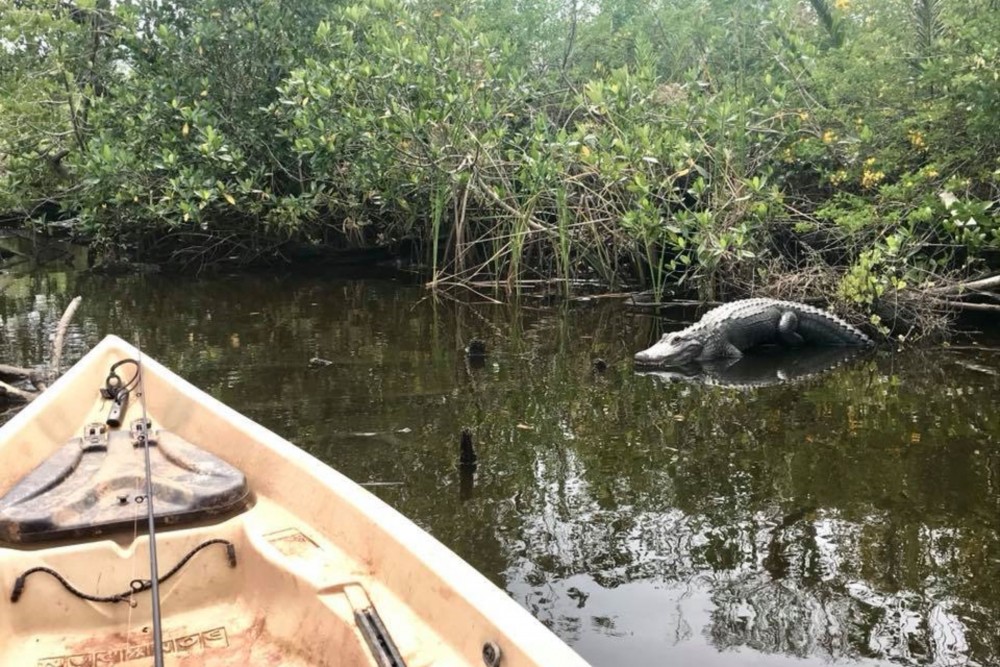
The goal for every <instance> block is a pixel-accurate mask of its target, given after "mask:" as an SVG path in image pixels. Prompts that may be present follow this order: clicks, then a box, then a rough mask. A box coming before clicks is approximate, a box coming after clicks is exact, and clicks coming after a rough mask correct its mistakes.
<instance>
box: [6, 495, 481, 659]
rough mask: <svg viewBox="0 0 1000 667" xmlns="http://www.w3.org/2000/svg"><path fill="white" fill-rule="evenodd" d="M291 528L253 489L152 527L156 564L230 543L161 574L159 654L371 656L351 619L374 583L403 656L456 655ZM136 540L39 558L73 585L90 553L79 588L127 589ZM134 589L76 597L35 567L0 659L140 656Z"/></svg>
mask: <svg viewBox="0 0 1000 667" xmlns="http://www.w3.org/2000/svg"><path fill="white" fill-rule="evenodd" d="M303 528H305V527H304V526H301V525H298V522H297V521H296V519H295V518H294V517H292V516H290V515H289V514H288V513H287V512H285V511H283V510H282V509H281V508H280V507H277V506H275V505H273V504H272V503H270V502H268V501H267V500H262V501H260V502H258V503H257V504H256V505H255V506H254V507H253V509H251V510H250V511H248V512H246V513H244V514H242V515H240V516H239V517H235V518H232V519H229V520H227V521H226V522H225V523H223V524H221V525H217V526H210V527H202V528H197V529H187V530H183V531H168V532H164V533H160V534H158V536H157V553H158V556H159V559H160V563H161V571H163V570H165V569H166V568H168V567H171V566H172V565H173V564H174V563H175V562H177V561H179V560H180V559H181V558H182V557H183V556H185V555H186V554H187V553H189V552H190V550H191V549H192V548H194V547H195V546H197V545H198V544H199V543H201V542H204V541H206V540H210V539H225V540H228V541H229V542H231V543H232V544H233V545H234V546H235V551H236V554H237V556H236V557H237V565H236V567H231V566H230V564H229V562H228V559H227V557H226V554H225V551H224V549H222V548H221V547H218V546H215V545H213V546H211V547H207V548H205V549H203V550H202V551H201V552H199V553H197V554H196V555H194V556H193V557H192V558H191V560H190V561H188V563H187V564H186V565H185V566H184V567H183V568H182V569H181V570H180V571H179V572H178V574H176V575H175V576H174V577H172V578H170V579H169V580H167V581H166V582H164V583H162V584H161V586H160V597H161V607H162V609H164V610H165V611H166V612H168V613H166V614H165V620H164V626H163V638H164V653H165V654H166V655H167V656H169V660H168V664H178V665H206V666H209V665H213V666H214V665H218V666H219V667H221V666H223V665H252V666H257V665H261V666H263V665H269V666H270V665H289V666H298V665H302V666H305V665H378V664H379V663H377V662H376V661H375V660H374V657H373V655H372V654H371V649H370V648H369V646H368V643H367V642H368V640H367V639H366V638H365V635H364V634H363V633H362V630H361V628H360V626H359V624H358V622H357V619H356V614H358V613H363V612H365V611H366V610H371V609H373V608H375V607H374V605H373V602H372V599H371V597H370V596H369V594H368V589H369V588H375V589H376V595H377V596H378V597H379V599H380V603H379V606H378V608H377V609H376V612H377V614H378V615H379V617H380V618H381V619H382V621H383V623H384V624H385V627H386V628H391V629H389V630H388V633H389V636H390V637H391V640H392V642H393V643H394V644H395V645H396V646H397V647H398V650H399V651H400V653H401V654H402V656H403V658H404V660H406V664H407V665H410V666H411V667H413V666H415V665H420V664H431V663H430V662H424V661H422V660H420V659H419V656H421V655H433V656H434V660H433V661H432V662H433V664H465V663H464V661H463V660H461V659H460V658H459V657H458V656H456V655H454V653H453V652H452V651H450V650H449V647H448V646H447V645H444V644H443V643H441V642H437V641H435V642H432V645H426V643H425V640H426V639H427V638H429V637H434V636H435V634H434V633H433V632H432V631H431V629H430V628H427V627H422V626H423V623H422V621H421V619H420V618H419V617H417V616H416V615H414V614H413V613H412V612H410V610H409V609H408V608H407V607H406V606H405V605H400V604H398V603H394V601H393V599H392V596H390V595H386V592H385V591H377V585H375V583H374V582H373V581H372V580H371V577H370V574H369V573H367V572H365V571H364V567H363V566H362V565H361V564H359V563H357V562H356V561H354V560H353V559H351V558H349V557H347V555H346V554H344V553H342V552H340V551H339V550H337V549H336V548H335V547H334V546H333V545H331V544H328V543H324V542H323V541H322V540H321V538H318V536H316V535H309V534H307V533H306V532H303V530H302V529H303ZM147 547H148V542H147V541H146V540H145V539H140V540H137V541H136V542H133V543H132V544H131V545H129V546H127V547H125V546H122V545H119V544H117V543H115V542H110V541H101V542H95V543H91V544H85V545H74V546H72V547H66V548H63V549H60V550H59V552H58V554H52V555H50V556H48V557H46V558H44V559H39V560H43V562H44V564H45V566H46V567H49V568H51V569H53V570H55V571H57V572H59V573H60V574H61V575H62V576H63V577H65V578H66V579H67V580H68V581H70V582H73V583H74V584H75V585H79V586H80V588H83V584H82V582H87V581H93V579H94V577H93V571H94V569H95V564H96V563H100V574H101V576H100V582H99V584H97V585H96V586H95V587H94V588H93V589H91V590H87V591H86V592H87V593H91V594H95V595H103V594H110V593H117V592H119V591H120V590H122V589H123V586H124V589H126V590H127V588H128V583H129V582H130V581H131V580H132V579H134V578H136V577H137V576H142V567H143V565H144V563H145V562H146V559H147V558H148V553H147V551H146V549H147ZM137 570H138V571H137ZM3 572H4V577H3V578H4V581H9V580H10V577H9V576H8V573H9V569H8V568H7V567H3ZM380 593H381V594H380ZM135 597H136V603H137V606H136V607H135V608H133V607H131V606H130V605H129V603H128V602H122V603H120V604H109V603H95V602H88V601H85V600H81V599H79V598H77V597H75V596H74V595H73V594H71V593H70V592H69V591H67V590H66V589H64V588H63V586H62V585H61V584H60V583H59V582H58V581H57V580H56V579H55V578H54V577H51V576H46V575H44V574H42V573H36V574H34V575H32V576H31V577H30V578H28V579H27V581H26V582H25V586H24V590H23V592H22V594H21V598H20V599H19V600H18V602H17V603H16V604H15V605H13V606H12V614H11V617H10V619H9V622H10V625H11V627H10V632H11V634H12V636H15V637H17V636H20V637H25V638H29V637H30V641H21V642H14V641H2V642H0V646H2V648H0V664H3V665H38V666H39V667H42V666H44V667H63V666H65V667H69V666H70V665H73V666H80V665H86V666H92V667H98V666H101V665H112V664H119V663H130V662H133V661H135V662H137V663H138V664H143V662H146V663H148V662H149V661H150V660H151V656H152V635H151V627H150V614H149V611H148V609H149V607H148V601H149V594H148V593H140V594H138V595H136V596H135ZM111 628H114V630H111ZM449 654H450V655H449ZM407 657H409V659H408V660H407V659H406V658H407Z"/></svg>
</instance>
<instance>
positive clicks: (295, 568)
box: [0, 336, 587, 667]
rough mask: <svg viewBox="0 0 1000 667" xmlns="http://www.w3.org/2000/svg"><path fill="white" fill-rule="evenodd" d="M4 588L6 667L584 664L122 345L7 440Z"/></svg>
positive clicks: (515, 609)
mask: <svg viewBox="0 0 1000 667" xmlns="http://www.w3.org/2000/svg"><path fill="white" fill-rule="evenodd" d="M147 471H148V472H147ZM147 474H148V480H149V483H148V485H147ZM150 505H151V506H152V516H151V517H150V511H149V509H150ZM151 536H152V537H151ZM151 552H152V553H151ZM151 556H152V560H153V561H154V562H155V563H156V564H157V567H156V572H157V577H156V578H155V581H154V580H153V578H152V577H151V576H150V572H151V571H152V567H151ZM154 584H155V586H154ZM0 585H2V586H3V588H4V590H3V591H2V592H0V665H3V666H4V667H7V666H21V665H26V666H31V667H36V666H37V667H70V666H74V667H80V666H83V667H100V666H103V665H118V664H122V665H128V666H129V667H132V666H133V665H134V666H136V667H142V666H145V665H153V664H165V665H191V666H194V665H197V666H199V667H201V666H220V667H221V666H223V665H239V666H240V667H248V666H258V665H260V666H264V665H267V666H269V667H271V666H277V665H283V666H290V667H297V666H306V665H309V666H312V665H330V666H333V665H344V666H355V665H359V666H360V665H363V666H366V667H427V666H430V665H434V666H436V667H439V666H448V665H462V666H472V665H475V666H477V667H481V666H484V665H485V666H486V667H522V666H524V667H527V666H529V665H551V666H558V667H574V666H577V665H579V666H584V665H586V664H587V663H586V662H585V661H584V660H583V659H582V658H581V657H580V656H579V655H577V654H576V653H575V652H574V651H573V650H572V649H571V648H570V647H569V646H567V645H566V644H565V643H563V642H562V641H561V640H560V639H559V638H558V637H556V636H555V635H554V634H553V633H552V632H551V631H550V630H549V629H548V628H546V627H545V626H544V625H543V624H542V623H540V622H539V621H538V620H536V619H535V618H534V617H533V616H532V615H531V614H530V613H528V612H527V611H526V610H525V609H524V608H523V607H521V606H520V605H518V604H517V602H515V601H514V600H513V599H511V598H510V597H509V596H508V595H507V594H506V593H505V592H504V591H503V590H501V589H500V588H498V587H496V586H495V585H494V584H492V583H491V582H490V581H488V580H487V579H486V578H485V577H483V576H482V575H481V574H479V573H478V572H477V571H476V570H474V569H473V568H472V567H471V566H470V565H469V564H468V563H466V562H465V561H463V560H462V559H461V558H459V557H458V556H457V555H456V554H454V553H453V552H451V551H450V550H449V549H447V548H446V547H445V546H443V545H442V544H441V543H439V542H438V541H437V540H435V539H434V538H433V537H432V536H430V535H429V534H428V533H426V532H425V531H423V530H422V529H420V528H419V527H417V526H416V525H415V524H414V523H413V522H411V521H410V520H408V519H407V518H405V517H404V516H402V515H401V514H399V513H398V512H396V511H395V510H394V509H392V508H391V507H389V506H388V505H386V504H385V503H383V502H382V501H381V500H379V499H378V498H376V497H375V496H373V495H372V494H371V493H369V492H368V491H366V490H365V489H363V488H361V487H360V486H358V485H357V484H355V483H354V482H352V481H351V480H349V479H348V478H347V477H345V476H343V475H342V474H340V473H338V472H337V471H335V470H334V469H332V468H330V467H328V466H327V465H325V464H324V463H322V462H321V461H319V460H317V459H316V458H314V457H312V456H311V455H309V454H308V453H307V452H305V451H303V450H301V449H299V448H298V447H296V446H295V445H293V444H291V443H290V442H288V441H286V440H284V439H282V438H281V437H280V436H278V435H276V434H274V433H273V432H271V431H269V430H267V429H265V428H264V427H262V426H260V425H259V424H256V423H254V422H253V421H251V420H250V419H248V418H246V417H244V416H242V415H240V414H239V413H237V412H236V411H235V410H233V409H231V408H229V407H227V406H226V405H224V404H222V403H221V402H219V401H218V400H216V399H214V398H212V397H211V396H209V395H208V394H206V393H204V392H202V391H201V390H199V389H197V388H195V387H194V386H192V385H191V384H189V383H188V382H186V381H185V380H183V379H182V378H180V377H179V376H177V375H176V374H174V373H173V372H171V371H170V370H168V369H167V368H165V367H164V366H162V365H160V364H159V363H157V362H156V361H155V360H153V359H150V358H149V357H146V356H144V355H141V354H140V351H139V350H138V349H136V348H135V347H133V346H132V345H130V344H128V343H126V342H125V341H123V340H121V339H120V338H117V337H114V336H109V337H107V338H105V339H104V340H103V341H102V342H101V343H99V344H98V345H97V346H96V347H95V348H94V349H93V350H91V351H90V352H89V353H88V354H87V355H86V356H84V357H83V358H82V359H81V360H80V361H79V362H78V363H77V364H76V365H75V366H73V367H72V368H71V369H70V370H69V371H67V372H66V373H65V374H64V375H63V376H62V377H61V378H59V379H58V380H57V381H56V382H55V383H53V385H52V386H51V387H50V388H49V389H47V390H46V391H45V392H44V393H42V394H41V395H40V396H39V397H38V398H37V399H35V400H34V401H33V402H31V403H30V404H29V405H28V406H27V407H25V408H24V409H23V410H22V411H21V412H20V413H18V414H17V415H16V416H15V417H14V418H13V419H12V420H11V421H10V422H8V423H7V424H6V425H4V426H3V427H2V428H0ZM154 596H155V599H154ZM154 637H155V638H158V639H159V641H158V642H156V641H154ZM157 644H158V645H159V650H156V645H157ZM156 654H159V656H158V657H156ZM160 660H162V663H157V662H156V661H160Z"/></svg>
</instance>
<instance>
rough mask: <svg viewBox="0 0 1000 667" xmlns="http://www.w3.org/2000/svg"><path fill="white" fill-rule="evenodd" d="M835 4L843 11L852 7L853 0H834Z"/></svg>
mask: <svg viewBox="0 0 1000 667" xmlns="http://www.w3.org/2000/svg"><path fill="white" fill-rule="evenodd" d="M833 6H834V7H836V8H837V9H839V10H840V11H842V12H846V11H847V10H848V9H850V8H851V0H833Z"/></svg>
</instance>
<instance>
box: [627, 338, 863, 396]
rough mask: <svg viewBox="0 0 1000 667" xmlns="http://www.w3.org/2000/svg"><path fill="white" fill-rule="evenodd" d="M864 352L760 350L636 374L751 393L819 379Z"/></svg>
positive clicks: (814, 349) (852, 350) (836, 349)
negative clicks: (766, 388) (752, 389)
mask: <svg viewBox="0 0 1000 667" xmlns="http://www.w3.org/2000/svg"><path fill="white" fill-rule="evenodd" d="M863 353H864V350H863V348H857V347H820V348H801V349H795V350H789V349H786V348H777V347H773V348H758V349H756V350H754V351H753V352H751V353H748V354H746V355H744V356H742V357H740V358H738V359H706V360H704V361H695V362H690V363H688V364H685V365H683V366H678V367H674V368H670V369H659V370H643V369H642V368H641V367H640V368H638V369H637V370H636V375H649V376H652V377H654V378H657V379H660V380H665V381H668V382H698V383H701V384H706V385H712V386H721V387H733V388H738V389H751V388H755V387H770V386H773V385H778V384H792V383H795V382H803V381H806V380H810V379H813V378H817V377H819V376H821V375H823V374H824V373H828V372H830V371H832V370H834V369H835V368H838V367H840V366H843V365H844V364H846V363H848V362H849V361H851V360H853V359H855V358H857V357H859V356H861V355H862V354H863Z"/></svg>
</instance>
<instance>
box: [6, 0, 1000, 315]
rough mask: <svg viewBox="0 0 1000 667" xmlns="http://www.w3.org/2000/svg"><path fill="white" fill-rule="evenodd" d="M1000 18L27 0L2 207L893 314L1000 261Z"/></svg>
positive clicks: (928, 5) (167, 250)
mask: <svg viewBox="0 0 1000 667" xmlns="http://www.w3.org/2000/svg"><path fill="white" fill-rule="evenodd" d="M992 4H993V2H992V0H968V1H967V2H945V1H944V0H936V1H935V0H918V2H915V3H914V2H911V0H833V1H829V2H828V1H826V0H810V1H809V2H802V1H798V0H756V1H754V2H738V3H734V2H728V1H724V0H685V1H681V0H657V1H655V2H652V3H640V2H635V1H634V0H604V1H602V2H597V3H592V4H589V5H586V6H584V5H582V4H581V3H577V2H575V0H478V1H477V2H472V3H467V2H463V3H457V2H456V3H452V4H451V5H449V4H448V3H441V2H426V1H422V0H421V1H417V2H401V1H400V0H368V1H366V2H360V3H358V4H345V3H337V4H335V5H331V4H330V3H321V2H316V1H315V0H294V1H292V2H287V1H283V2H278V0H250V1H248V2H243V3H232V2H228V1H227V0H206V1H202V2H194V1H193V0H180V1H179V2H172V3H159V2H153V1H152V0H132V1H128V2H119V3H114V4H112V3H110V2H109V0H86V1H84V0H80V1H79V2H76V3H75V4H72V5H71V4H69V3H66V2H55V1H54V0H0V71H2V73H3V75H2V79H0V211H10V212H14V213H16V214H18V215H19V216H20V217H21V218H22V219H24V220H26V221H28V222H30V223H32V224H51V223H52V222H53V221H54V220H60V219H61V220H63V221H68V223H67V224H71V225H73V226H74V228H75V229H76V230H77V231H78V232H80V233H83V234H86V235H88V236H89V237H91V238H92V239H93V240H94V242H95V244H96V247H97V248H99V249H100V250H101V251H102V252H103V253H104V254H106V255H107V256H109V257H117V256H122V255H128V254H134V253H136V252H140V253H144V254H145V255H147V256H152V257H154V258H162V257H164V256H168V255H169V256H171V257H172V259H174V260H175V261H189V262H196V263H199V264H200V263H206V262H210V261H216V260H220V259H226V258H228V259H234V260H236V261H241V262H248V261H252V260H255V259H258V258H260V257H261V256H265V257H270V256H274V255H280V253H281V251H282V247H283V246H282V244H283V243H285V242H287V241H297V242H300V243H302V242H304V243H317V244H318V243H323V244H334V245H338V246H347V247H367V246H374V245H386V246H392V247H397V248H398V247H400V245H399V244H401V243H402V242H404V241H411V242H414V243H413V244H411V246H409V247H416V248H418V249H419V251H420V252H421V253H422V259H424V260H426V262H427V264H428V270H429V271H430V272H431V273H432V276H433V278H434V279H435V280H436V281H439V282H441V281H450V280H459V281H467V280H471V279H489V280H497V281H508V282H510V283H512V284H513V283H516V282H518V281H521V280H524V279H526V278H532V277H543V278H553V277H555V278H563V279H566V280H568V281H572V280H574V279H581V278H583V279H589V278H597V279H599V280H600V281H601V282H603V283H605V284H610V285H620V284H622V283H627V284H630V285H636V284H643V285H647V286H650V287H652V288H653V289H654V290H655V291H656V292H657V293H658V294H659V293H662V292H663V291H665V290H667V289H669V288H671V287H672V286H674V285H676V284H678V283H684V284H687V285H690V286H691V287H692V288H695V289H697V290H698V291H699V292H700V293H701V294H702V295H705V296H716V297H721V296H734V295H737V294H741V293H746V292H748V291H754V290H757V289H767V290H769V291H771V292H779V293H780V292H784V293H786V294H794V295H800V294H801V293H803V292H807V291H818V292H822V293H824V294H825V295H827V296H828V297H839V298H840V299H842V300H844V301H845V302H849V303H854V304H856V305H860V306H863V307H864V308H865V309H871V310H872V311H874V310H875V309H874V306H875V305H876V303H877V302H878V301H879V300H884V299H886V298H887V296H888V295H889V294H895V293H897V292H898V290H899V289H901V288H905V287H907V286H914V285H920V284H923V283H925V282H926V281H928V280H931V279H934V278H936V277H940V276H942V275H945V274H956V273H961V274H964V275H969V274H973V273H976V272H983V271H986V270H989V269H992V268H995V267H996V265H997V263H998V259H997V250H998V249H1000V226H998V225H1000V218H998V213H997V206H996V203H997V201H998V199H1000V161H998V160H1000V133H998V132H997V131H996V128H997V127H1000V80H998V75H997V72H998V71H1000V12H997V11H996V8H995V7H993V6H992Z"/></svg>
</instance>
